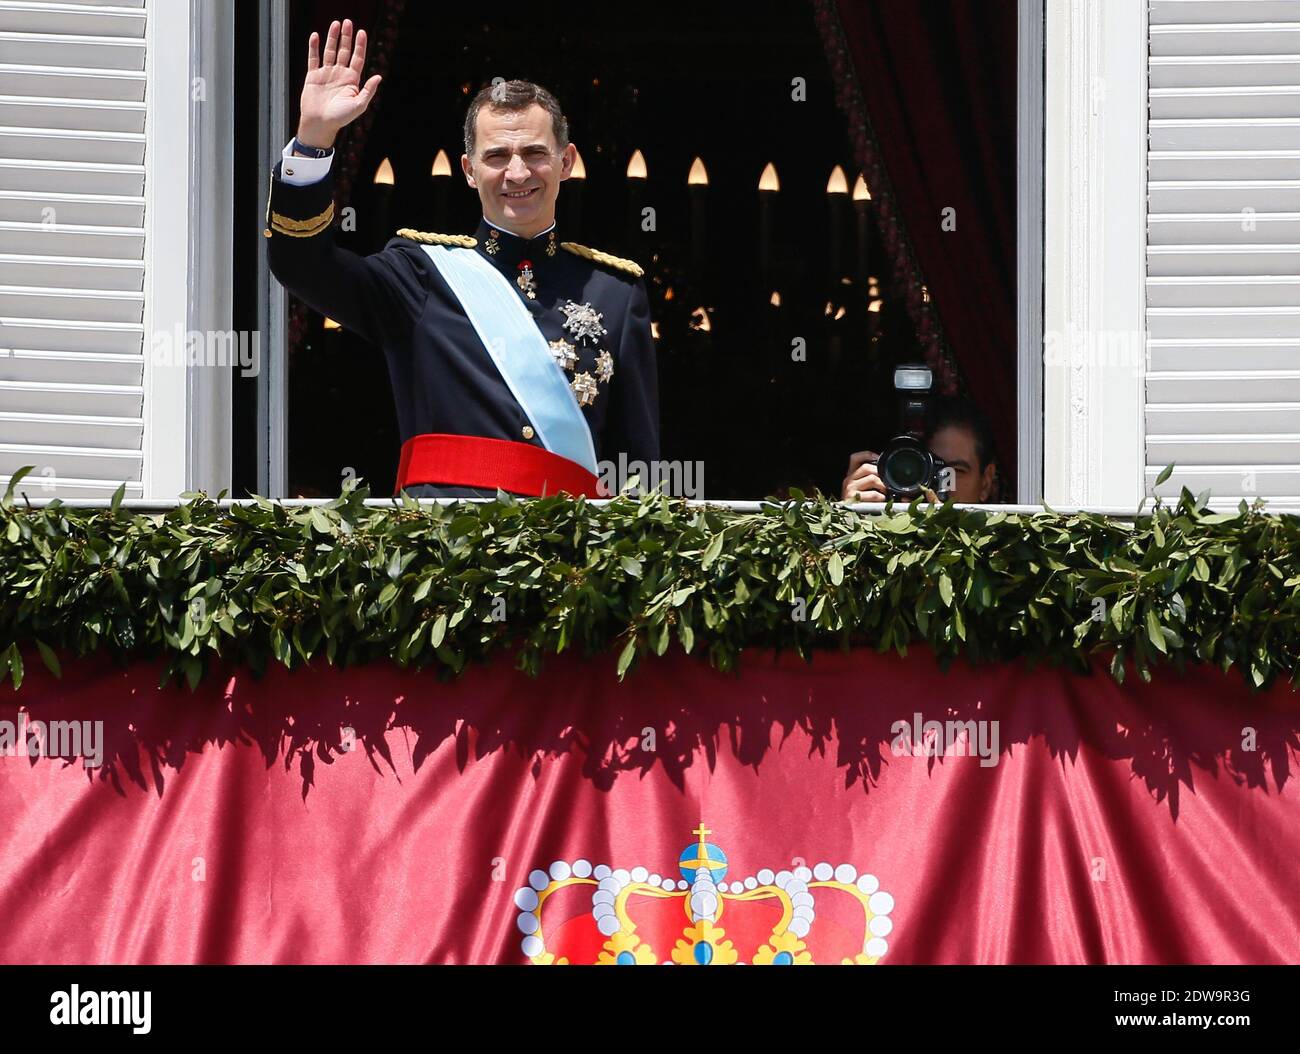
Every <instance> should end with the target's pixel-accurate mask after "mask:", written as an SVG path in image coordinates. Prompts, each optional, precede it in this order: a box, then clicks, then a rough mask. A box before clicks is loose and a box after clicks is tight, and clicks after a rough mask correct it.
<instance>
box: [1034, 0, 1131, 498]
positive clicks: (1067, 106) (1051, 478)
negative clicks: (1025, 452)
mask: <svg viewBox="0 0 1300 1054" xmlns="http://www.w3.org/2000/svg"><path fill="white" fill-rule="evenodd" d="M1046 95H1047V105H1046V136H1045V140H1046V141H1045V155H1046V156H1045V180H1046V185H1045V208H1044V247H1045V259H1044V269H1043V280H1044V288H1043V297H1044V320H1043V325H1044V334H1043V336H1044V352H1045V354H1044V362H1043V497H1044V500H1045V501H1046V502H1047V503H1048V504H1051V505H1062V506H1064V505H1072V506H1083V505H1086V506H1092V507H1115V508H1127V509H1130V510H1131V509H1134V508H1136V506H1137V505H1138V503H1139V502H1140V501H1141V500H1142V496H1143V494H1144V491H1145V484H1144V478H1143V468H1144V463H1145V456H1144V422H1143V413H1144V403H1143V394H1144V387H1145V374H1146V365H1145V363H1146V319H1145V307H1146V288H1145V274H1146V269H1145V256H1146V164H1147V8H1146V4H1145V3H1142V2H1137V0H1048V3H1047V36H1046Z"/></svg>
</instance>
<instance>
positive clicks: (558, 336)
mask: <svg viewBox="0 0 1300 1054" xmlns="http://www.w3.org/2000/svg"><path fill="white" fill-rule="evenodd" d="M365 54H366V34H365V31H364V30H362V31H360V32H358V33H356V35H355V38H354V37H353V27H352V23H351V21H350V20H344V22H343V23H342V24H341V25H340V24H339V23H338V22H334V23H332V24H331V26H330V28H329V33H328V35H327V36H326V40H325V47H324V52H323V54H322V53H321V52H320V38H319V35H318V34H316V33H313V34H312V36H311V40H310V43H309V45H308V61H307V77H306V80H305V82H304V84H303V91H302V101H301V106H300V118H299V124H298V134H297V135H296V136H295V137H294V139H293V140H292V141H291V142H290V143H289V145H288V146H286V147H285V149H284V154H283V157H282V159H281V160H280V162H279V163H278V164H277V165H276V166H275V172H274V174H273V176H272V179H271V194H270V200H269V202H268V205H267V218H266V230H265V232H264V233H265V234H266V237H267V239H268V242H267V246H268V253H269V258H270V266H271V270H272V272H273V273H274V274H275V276H276V278H278V279H279V280H280V282H281V284H283V285H284V287H285V288H286V289H288V290H289V291H290V292H292V293H293V294H294V295H296V296H297V297H299V298H300V299H301V300H303V301H304V302H305V303H307V304H308V305H309V306H311V307H312V308H314V309H315V310H317V311H319V312H320V313H322V314H325V315H328V316H329V317H331V318H333V319H336V320H337V321H338V322H339V323H341V324H342V325H343V326H344V327H346V328H347V329H350V330H352V331H354V332H355V333H357V334H359V335H360V336H362V337H363V338H365V339H366V340H368V341H370V342H371V343H373V344H375V345H377V346H379V347H380V348H382V349H383V352H384V354H385V356H386V358H387V361H388V372H389V377H390V379H391V382H392V386H393V400H394V403H395V405H396V410H397V423H398V429H399V431H400V434H401V437H402V450H401V456H400V462H399V468H398V480H397V485H398V489H406V490H407V491H408V493H410V494H412V495H415V496H417V497H426V496H460V497H463V496H470V495H481V496H491V495H493V494H495V492H496V490H497V488H500V489H502V490H506V491H510V492H513V493H516V494H521V495H531V496H537V495H542V494H552V493H556V492H558V491H561V490H563V491H568V492H569V493H573V494H586V495H589V496H596V495H597V494H598V493H599V490H598V486H597V476H598V474H599V472H600V470H599V468H598V462H599V461H603V460H617V458H618V455H619V453H620V452H622V453H625V454H626V455H627V459H628V461H629V462H630V461H632V460H642V461H645V462H646V463H647V464H648V463H650V462H653V461H656V460H657V459H658V456H659V397H658V376H657V371H656V362H655V351H654V344H653V341H652V338H651V334H650V312H649V301H648V297H647V295H646V289H645V283H644V282H643V281H642V279H641V274H642V272H641V268H640V267H638V266H637V265H636V264H635V263H633V262H632V261H630V260H623V259H620V258H619V257H616V256H611V255H609V254H608V253H603V252H600V251H599V250H595V249H590V248H588V247H586V246H584V245H578V244H576V243H574V242H571V241H562V240H560V233H559V231H558V230H557V229H556V223H555V204H556V200H557V198H558V196H559V191H560V185H561V183H562V182H563V181H564V180H566V179H568V178H569V176H570V174H571V172H572V170H573V164H574V160H575V158H576V156H577V150H576V148H575V147H574V146H573V145H572V143H570V142H569V130H568V122H567V121H566V120H565V117H564V114H563V113H562V111H561V109H560V106H559V103H558V102H557V101H556V100H555V97H554V96H553V95H551V93H550V92H548V91H547V90H546V89H545V88H542V87H540V86H538V85H536V84H532V83H530V82H528V81H518V80H512V81H501V82H497V83H495V84H493V85H492V86H491V87H488V88H484V89H483V90H482V91H480V92H479V93H478V94H477V95H476V96H475V97H474V99H473V100H472V101H471V103H470V106H469V111H468V113H467V114H466V118H465V129H464V136H465V153H464V156H462V158H461V168H462V170H463V172H464V174H465V180H466V182H467V183H468V184H469V186H471V187H473V188H474V189H475V190H476V191H477V192H478V195H479V200H480V202H481V204H482V211H483V216H482V219H481V220H480V222H479V225H478V229H477V230H476V231H475V232H474V233H473V234H442V233H431V232H422V231H413V230H401V231H398V232H397V234H398V237H396V238H394V239H393V240H391V241H390V242H389V243H388V245H387V246H386V247H385V248H384V250H383V251H382V252H378V253H375V254H373V255H371V256H365V257H362V256H358V255H356V254H354V253H351V252H348V251H346V250H344V249H342V248H340V247H339V246H338V245H337V244H336V243H335V241H334V231H333V221H334V200H333V182H332V166H333V153H334V150H333V147H334V140H335V137H336V136H337V135H338V132H339V130H340V129H342V128H343V127H345V126H346V125H347V124H349V123H351V122H352V121H354V120H356V119H357V118H358V117H359V116H361V114H362V113H364V112H365V110H366V108H367V107H368V106H369V105H370V103H371V101H372V100H373V99H374V97H375V93H376V91H377V90H378V88H379V84H380V78H379V77H378V76H373V77H371V78H370V79H369V80H367V81H366V82H365V84H364V86H363V85H362V81H361V76H362V70H363V68H364V65H365Z"/></svg>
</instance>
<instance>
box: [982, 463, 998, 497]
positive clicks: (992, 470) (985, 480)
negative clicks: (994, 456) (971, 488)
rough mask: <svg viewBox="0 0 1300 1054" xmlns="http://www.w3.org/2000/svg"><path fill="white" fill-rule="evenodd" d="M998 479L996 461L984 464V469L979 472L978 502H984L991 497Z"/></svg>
mask: <svg viewBox="0 0 1300 1054" xmlns="http://www.w3.org/2000/svg"><path fill="white" fill-rule="evenodd" d="M997 481H998V466H997V462H990V463H989V464H987V465H985V466H984V471H983V472H981V473H980V502H981V503H983V502H986V501H988V500H989V499H990V498H992V497H993V492H994V489H995V487H996V486H997Z"/></svg>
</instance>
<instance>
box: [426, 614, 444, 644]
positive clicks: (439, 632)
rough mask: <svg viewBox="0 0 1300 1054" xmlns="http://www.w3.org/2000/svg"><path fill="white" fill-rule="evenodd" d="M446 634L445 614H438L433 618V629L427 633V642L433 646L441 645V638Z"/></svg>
mask: <svg viewBox="0 0 1300 1054" xmlns="http://www.w3.org/2000/svg"><path fill="white" fill-rule="evenodd" d="M446 636H447V616H446V614H445V613H444V614H441V615H439V616H438V617H437V618H436V619H434V620H433V629H432V630H431V631H430V633H429V643H430V644H432V645H433V646H434V647H435V648H437V647H440V646H441V645H442V641H443V638H444V637H446Z"/></svg>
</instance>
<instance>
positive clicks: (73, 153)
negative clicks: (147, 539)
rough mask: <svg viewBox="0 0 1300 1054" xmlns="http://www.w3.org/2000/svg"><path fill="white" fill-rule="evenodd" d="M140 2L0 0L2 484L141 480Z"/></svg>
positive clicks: (133, 483) (93, 492)
mask: <svg viewBox="0 0 1300 1054" xmlns="http://www.w3.org/2000/svg"><path fill="white" fill-rule="evenodd" d="M145 23H146V9H145V3H144V0H114V2H113V4H111V5H109V4H96V3H86V2H66V0H65V2H62V3H53V2H44V3H39V2H28V0H0V488H3V486H5V485H6V484H7V483H8V480H9V476H10V475H11V474H12V473H13V472H14V471H15V470H16V469H18V468H19V467H21V466H23V465H34V466H35V472H34V473H33V474H32V475H30V476H28V477H27V478H26V479H25V480H23V482H22V483H21V484H20V486H19V491H20V493H26V494H28V495H29V496H31V497H32V498H42V497H44V498H49V497H56V496H57V497H62V498H78V497H106V496H109V495H111V494H112V493H113V491H114V490H116V489H117V487H118V485H119V484H120V483H122V482H123V481H126V484H127V487H126V494H127V496H128V497H139V496H140V495H141V493H142V484H141V479H142V450H141V441H142V434H143V406H144V387H143V386H144V306H145V305H144V297H145V293H144V290H145V217H144V210H145V197H144V193H145V191H144V181H145V116H146V114H145V100H146V92H145V87H146V72H145V69H146V67H145V28H146V26H145Z"/></svg>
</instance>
